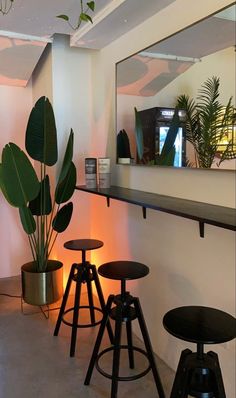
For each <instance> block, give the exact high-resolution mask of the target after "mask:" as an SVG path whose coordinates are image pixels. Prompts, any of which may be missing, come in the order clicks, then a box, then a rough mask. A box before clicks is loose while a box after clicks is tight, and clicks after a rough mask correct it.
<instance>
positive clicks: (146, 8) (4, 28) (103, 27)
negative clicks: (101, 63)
mask: <svg viewBox="0 0 236 398" xmlns="http://www.w3.org/2000/svg"><path fill="white" fill-rule="evenodd" d="M7 1H9V2H10V0H7ZM173 1H174V0H148V2H147V1H144V0H96V9H95V12H94V13H92V12H91V13H90V15H91V16H92V18H93V25H92V24H90V23H84V24H83V25H81V27H80V29H79V30H78V31H77V32H76V31H74V30H73V29H71V28H70V26H69V25H68V24H67V23H66V22H65V21H63V20H61V19H58V18H56V16H57V15H60V14H66V15H68V16H69V17H70V21H71V23H72V25H76V23H77V18H78V16H79V14H80V1H79V0H50V1H49V0H15V1H14V3H13V4H14V5H13V7H12V9H11V10H10V12H9V13H8V14H7V15H2V14H1V13H0V84H4V85H17V86H26V84H27V82H28V80H29V79H30V76H31V74H32V72H33V70H34V68H35V66H36V64H37V62H38V60H39V58H40V57H41V55H42V52H43V50H44V48H45V46H46V41H47V40H52V39H53V35H54V34H55V33H61V34H68V35H70V36H71V45H72V46H78V47H88V48H96V49H99V48H102V47H104V46H105V45H107V44H109V43H110V42H111V41H112V40H115V39H116V38H118V37H119V36H120V35H122V34H124V33H125V32H127V31H128V30H130V29H132V28H133V27H134V26H136V25H138V24H139V23H141V22H143V21H144V20H145V19H146V18H148V17H150V16H151V15H153V14H155V13H156V12H158V11H159V10H160V9H162V8H164V7H166V6H168V5H169V4H170V3H172V2H173ZM45 40H46V41H45Z"/></svg>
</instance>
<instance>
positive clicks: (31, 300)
mask: <svg viewBox="0 0 236 398" xmlns="http://www.w3.org/2000/svg"><path fill="white" fill-rule="evenodd" d="M34 269H35V266H34V262H29V263H27V264H24V265H22V267H21V281H22V298H23V300H24V301H25V302H26V303H28V304H31V305H38V306H41V305H46V304H52V303H55V302H56V301H58V300H59V299H60V298H61V297H62V295H63V264H62V263H61V262H60V261H56V260H49V261H48V270H47V271H45V272H35V271H34Z"/></svg>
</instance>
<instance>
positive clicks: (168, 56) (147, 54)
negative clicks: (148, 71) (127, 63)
mask: <svg viewBox="0 0 236 398" xmlns="http://www.w3.org/2000/svg"><path fill="white" fill-rule="evenodd" d="M137 55H140V56H141V57H148V58H157V59H167V60H172V61H180V62H193V63H195V62H201V59H200V58H192V57H181V56H179V55H172V54H161V53H151V52H149V51H141V52H140V53H138V54H137Z"/></svg>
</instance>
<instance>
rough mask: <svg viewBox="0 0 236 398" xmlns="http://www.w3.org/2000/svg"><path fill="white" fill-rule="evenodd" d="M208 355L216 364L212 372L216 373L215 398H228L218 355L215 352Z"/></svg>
mask: <svg viewBox="0 0 236 398" xmlns="http://www.w3.org/2000/svg"><path fill="white" fill-rule="evenodd" d="M207 355H208V356H209V357H211V358H212V359H213V364H214V365H213V366H214V367H213V368H212V370H213V372H214V376H215V384H216V391H215V392H214V393H215V398H226V395H225V388H224V383H223V377H222V373H221V369H220V363H219V359H218V355H217V354H216V353H215V352H213V351H209V352H208V353H207Z"/></svg>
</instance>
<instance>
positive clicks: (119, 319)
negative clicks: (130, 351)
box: [111, 305, 122, 398]
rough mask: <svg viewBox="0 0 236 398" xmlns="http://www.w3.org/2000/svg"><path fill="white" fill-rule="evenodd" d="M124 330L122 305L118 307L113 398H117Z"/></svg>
mask: <svg viewBox="0 0 236 398" xmlns="http://www.w3.org/2000/svg"><path fill="white" fill-rule="evenodd" d="M121 330H122V305H118V306H117V307H116V319H115V337H114V353H113V364H112V376H111V380H112V382H111V398H117V391H118V377H119V368H120V341H121Z"/></svg>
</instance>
